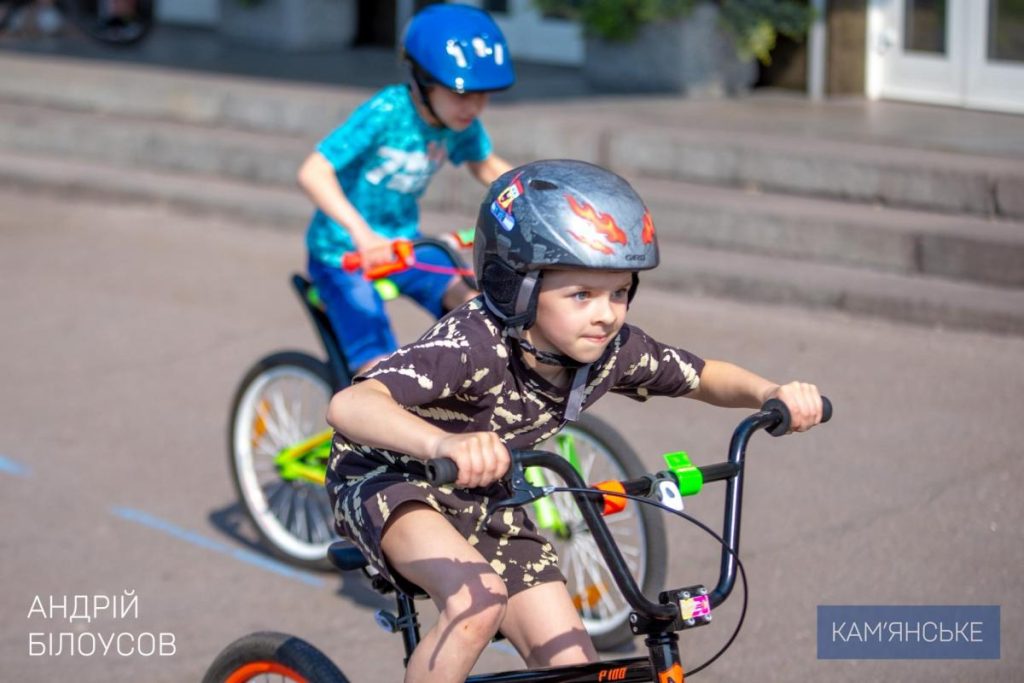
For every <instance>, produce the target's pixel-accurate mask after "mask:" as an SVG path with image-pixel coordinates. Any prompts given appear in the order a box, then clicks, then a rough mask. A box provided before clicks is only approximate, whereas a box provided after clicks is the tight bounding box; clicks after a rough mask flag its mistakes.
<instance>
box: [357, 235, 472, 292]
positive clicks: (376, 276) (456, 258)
mask: <svg viewBox="0 0 1024 683" xmlns="http://www.w3.org/2000/svg"><path fill="white" fill-rule="evenodd" d="M450 239H451V240H452V242H454V243H455V244H458V245H460V246H462V247H465V246H466V245H467V244H470V245H471V244H472V242H471V241H470V242H467V241H466V238H465V236H464V235H462V234H461V233H458V232H456V233H452V234H451V235H450ZM417 247H436V248H438V249H441V250H442V251H443V252H444V253H445V256H447V257H448V259H449V260H450V261H451V264H452V267H453V268H454V269H455V270H456V271H463V270H465V269H466V263H465V261H464V260H463V259H462V257H461V256H460V255H459V253H458V252H457V251H455V249H454V248H453V247H452V243H451V242H449V241H446V240H445V239H441V238H437V237H418V238H416V239H414V240H409V239H396V240H392V241H391V253H392V256H393V257H394V258H393V259H392V260H391V261H389V262H387V263H383V264H381V265H379V266H374V267H373V268H371V269H370V270H368V271H366V272H365V273H363V275H364V277H365V278H366V279H367V280H380V279H382V278H386V277H388V276H389V275H394V274H395V273H399V272H401V271H403V270H407V269H409V268H412V267H414V266H413V264H414V263H416V253H415V251H416V248H417ZM362 265H363V258H362V255H360V253H359V252H358V251H349V252H346V253H345V254H344V255H342V257H341V268H342V270H344V271H345V272H346V273H354V272H355V271H357V270H359V269H360V268H362ZM452 274H453V275H456V274H462V273H461V272H453V273H452ZM463 277H464V278H466V276H465V275H463ZM467 280H468V279H467ZM473 288H474V289H476V287H475V286H474V287H473Z"/></svg>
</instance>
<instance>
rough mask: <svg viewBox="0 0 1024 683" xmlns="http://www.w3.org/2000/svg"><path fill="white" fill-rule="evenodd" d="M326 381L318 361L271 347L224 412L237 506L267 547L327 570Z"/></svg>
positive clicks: (330, 528)
mask: <svg viewBox="0 0 1024 683" xmlns="http://www.w3.org/2000/svg"><path fill="white" fill-rule="evenodd" d="M333 387H334V382H333V377H332V375H331V371H330V369H329V368H328V366H327V365H326V364H325V363H323V362H321V361H319V360H317V359H316V358H313V357H311V356H308V355H306V354H305V353H301V352H297V351H285V352H281V353H275V354H273V355H270V356H267V357H266V358H263V359H262V360H260V361H259V362H258V363H256V365H254V366H253V367H252V369H250V370H249V372H248V373H247V374H246V376H245V378H244V379H243V380H242V383H241V385H240V386H239V388H238V392H237V394H236V395H235V401H234V407H233V409H232V412H231V424H230V428H229V435H228V442H229V445H228V449H229V454H230V460H231V473H232V475H233V479H234V482H235V488H236V490H237V491H238V497H239V500H240V501H241V503H242V508H243V509H244V510H245V513H246V515H247V516H248V517H249V519H250V520H251V521H252V523H253V526H254V527H255V528H256V532H257V533H258V534H259V536H260V539H261V540H262V541H263V543H264V544H265V545H266V546H267V547H268V548H269V549H270V550H271V552H273V553H274V554H275V555H276V556H278V557H279V558H281V559H283V560H285V561H286V562H288V563H290V564H293V565H296V566H300V567H304V568H306V569H318V570H328V569H330V568H331V566H330V563H329V562H328V560H327V547H328V546H329V545H330V544H331V543H333V542H334V541H337V540H338V539H339V537H338V536H337V534H335V532H334V513H333V511H332V510H331V504H330V500H329V499H328V497H327V490H326V489H325V488H324V483H323V482H324V476H325V474H326V472H327V457H328V455H329V452H330V443H331V442H330V431H329V429H328V428H327V424H326V423H325V422H324V415H325V414H326V412H327V404H328V402H329V401H330V399H331V395H332V394H333V393H334V389H333Z"/></svg>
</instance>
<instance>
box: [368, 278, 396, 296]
mask: <svg viewBox="0 0 1024 683" xmlns="http://www.w3.org/2000/svg"><path fill="white" fill-rule="evenodd" d="M373 288H374V289H376V290H377V294H380V298H381V299H383V300H384V301H393V300H395V299H397V298H398V295H399V294H400V292H399V290H398V285H396V284H395V282H394V280H389V279H388V278H386V277H382V278H380V279H379V280H374V281H373Z"/></svg>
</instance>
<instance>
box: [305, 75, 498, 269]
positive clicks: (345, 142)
mask: <svg viewBox="0 0 1024 683" xmlns="http://www.w3.org/2000/svg"><path fill="white" fill-rule="evenodd" d="M317 151H318V152H320V154H322V155H323V156H324V158H326V159H327V160H328V161H329V162H330V163H331V165H332V166H333V167H334V172H335V173H336V174H337V177H338V182H339V184H340V185H341V189H342V190H343V191H344V192H345V195H346V197H348V199H349V201H350V202H352V204H353V206H355V207H356V209H357V210H358V211H359V213H360V214H362V216H363V218H365V219H366V222H367V223H369V225H370V227H371V228H373V230H374V231H376V232H377V233H380V234H381V235H383V236H385V237H387V238H389V239H393V238H397V237H407V238H412V237H415V236H416V235H418V234H419V206H418V203H417V202H418V200H419V197H420V195H422V194H423V192H424V190H426V188H427V184H428V183H429V182H430V179H431V178H432V177H433V175H434V174H435V173H436V172H437V171H438V170H439V169H440V168H441V166H442V164H444V162H445V160H446V159H448V160H450V161H451V162H452V163H453V164H455V165H458V164H461V163H462V162H464V161H483V160H484V159H486V158H487V157H488V155H490V153H491V140H490V138H489V137H488V136H487V132H486V131H485V130H484V127H483V125H482V124H481V123H480V121H479V120H475V121H473V123H472V124H471V125H470V126H469V127H468V128H466V129H465V130H463V131H460V132H455V131H453V130H451V129H448V128H434V127H433V126H431V125H429V124H428V123H427V122H426V121H424V120H423V119H422V118H421V117H420V115H419V114H418V113H417V111H416V107H415V105H414V104H413V102H412V99H411V96H410V93H409V88H408V87H407V86H405V85H391V86H388V87H386V88H384V89H383V90H381V91H380V92H378V93H377V94H376V95H374V96H373V97H372V98H371V99H369V100H368V101H366V102H365V103H363V104H362V105H361V106H360V107H359V108H357V109H356V110H355V111H354V112H353V113H352V115H351V116H350V117H349V118H348V120H346V121H345V122H344V123H343V124H341V125H340V126H339V127H338V128H336V129H335V130H334V131H332V132H331V133H330V134H329V135H328V136H327V137H326V138H324V139H323V140H322V141H321V142H320V144H319V145H318V146H317ZM306 247H307V248H308V249H309V252H310V254H311V255H312V256H313V257H314V258H315V259H317V260H318V261H320V262H322V263H325V264H327V265H332V266H337V265H338V264H339V263H340V262H341V256H342V254H343V253H345V252H347V251H353V250H354V249H355V245H354V244H353V243H352V238H351V237H350V236H349V234H348V231H347V230H345V228H343V227H342V226H340V225H339V224H338V223H336V222H334V221H333V220H332V219H331V218H330V217H328V216H327V215H326V214H325V213H324V212H323V211H320V210H317V211H316V213H315V214H313V219H312V220H311V221H310V224H309V229H308V231H307V233H306Z"/></svg>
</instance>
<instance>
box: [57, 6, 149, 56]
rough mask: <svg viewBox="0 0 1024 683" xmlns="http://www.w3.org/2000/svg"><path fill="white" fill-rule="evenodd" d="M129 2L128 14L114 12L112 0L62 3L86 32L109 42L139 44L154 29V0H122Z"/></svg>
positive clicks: (124, 44)
mask: <svg viewBox="0 0 1024 683" xmlns="http://www.w3.org/2000/svg"><path fill="white" fill-rule="evenodd" d="M120 2H122V3H124V4H126V5H129V7H128V8H126V9H125V13H124V14H123V15H121V16H116V15H114V14H112V13H111V6H112V5H114V4H116V3H110V2H109V0H65V2H63V3H62V6H63V7H64V8H65V10H66V11H67V13H68V16H69V17H70V18H71V20H72V21H73V22H74V23H75V24H76V25H77V26H78V28H80V29H81V30H82V31H83V32H85V34H86V35H88V36H89V37H90V38H93V39H94V40H98V41H100V42H101V43H106V44H108V45H121V46H128V45H134V44H135V43H138V42H139V41H140V40H142V39H143V38H145V37H146V35H148V34H149V32H150V31H151V30H152V28H153V17H154V0H128V2H125V0H120Z"/></svg>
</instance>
